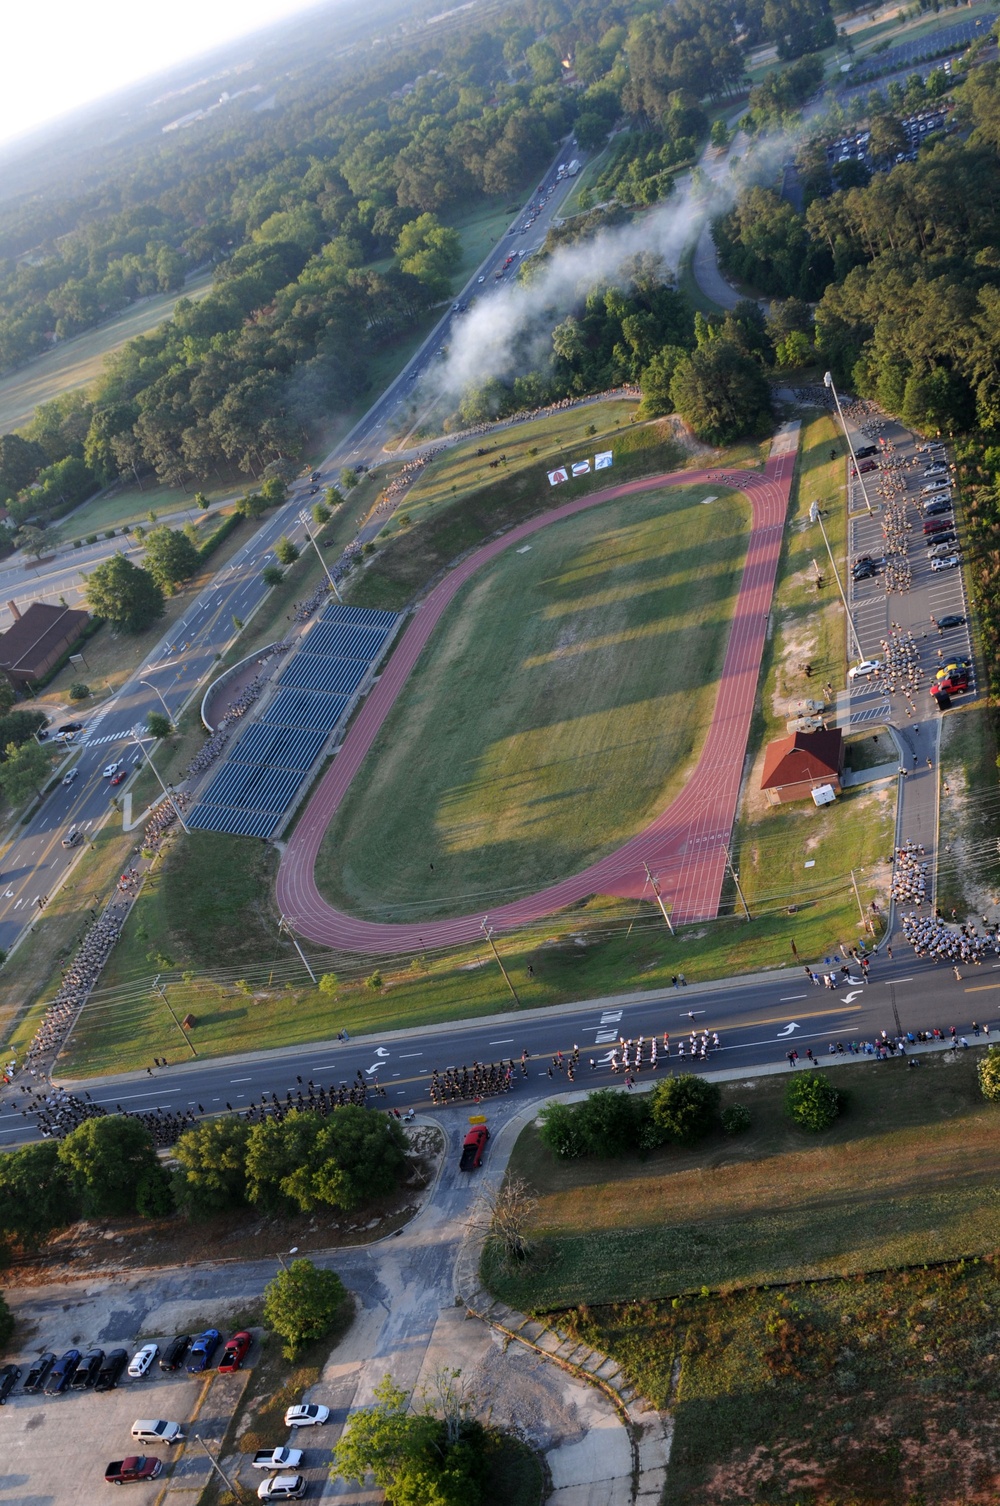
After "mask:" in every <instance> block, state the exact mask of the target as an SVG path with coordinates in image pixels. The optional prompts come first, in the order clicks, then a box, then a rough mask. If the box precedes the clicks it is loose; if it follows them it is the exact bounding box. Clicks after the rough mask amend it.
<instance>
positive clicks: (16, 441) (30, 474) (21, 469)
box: [0, 434, 45, 502]
mask: <svg viewBox="0 0 1000 1506" xmlns="http://www.w3.org/2000/svg"><path fill="white" fill-rule="evenodd" d="M44 464H45V451H44V450H43V449H42V448H41V446H40V445H38V444H33V443H31V442H30V441H29V440H26V439H23V438H22V437H21V435H20V434H0V502H9V501H10V499H11V498H12V497H16V496H17V494H18V492H20V491H23V490H24V488H25V487H26V486H30V484H31V482H32V481H34V479H35V477H36V476H37V475H38V472H39V471H40V470H41V468H42V466H43V465H44Z"/></svg>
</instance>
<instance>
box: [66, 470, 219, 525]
mask: <svg viewBox="0 0 1000 1506" xmlns="http://www.w3.org/2000/svg"><path fill="white" fill-rule="evenodd" d="M248 489H249V482H248V480H247V478H246V477H245V476H243V477H240V476H237V475H235V474H234V475H232V476H230V477H228V478H227V479H225V480H223V481H220V482H219V483H218V484H217V485H216V486H199V485H198V483H197V482H192V483H191V486H190V488H183V487H179V486H160V485H158V484H157V482H156V481H155V480H154V479H153V477H152V476H149V477H147V478H146V480H145V482H144V484H143V486H142V487H141V488H140V487H139V486H123V487H121V488H120V489H118V490H116V491H114V492H109V493H103V494H102V495H101V496H99V497H95V498H94V499H93V500H92V501H90V502H84V503H83V505H82V506H81V507H78V508H77V509H76V510H75V511H74V512H72V513H70V514H69V515H68V516H67V517H65V518H63V519H61V521H60V522H59V525H58V528H59V534H60V536H61V537H62V538H64V539H69V540H72V539H82V538H86V536H87V534H88V533H100V532H101V531H102V530H103V529H105V528H113V527H116V526H117V525H119V524H122V523H142V524H144V525H146V524H149V525H150V526H152V525H151V522H150V517H149V515H150V513H151V512H153V513H155V514H156V516H157V520H158V521H160V522H162V521H164V519H166V518H167V517H169V516H171V515H174V514H177V513H186V514H187V517H192V518H197V517H198V516H199V511H198V508H197V507H196V506H195V503H194V496H195V493H196V492H198V491H200V492H201V493H202V495H203V496H205V497H206V498H207V499H208V501H209V502H220V501H222V500H224V499H226V498H228V497H233V496H236V495H237V494H238V493H240V492H245V491H247V490H248ZM184 521H187V519H186V518H185V519H184ZM175 526H176V525H175Z"/></svg>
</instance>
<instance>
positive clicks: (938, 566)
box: [931, 554, 962, 570]
mask: <svg viewBox="0 0 1000 1506" xmlns="http://www.w3.org/2000/svg"><path fill="white" fill-rule="evenodd" d="M961 563H962V561H961V559H960V557H959V556H958V555H957V554H949V555H948V557H947V559H943V560H931V569H932V570H954V568H955V566H956V565H960V564H961Z"/></svg>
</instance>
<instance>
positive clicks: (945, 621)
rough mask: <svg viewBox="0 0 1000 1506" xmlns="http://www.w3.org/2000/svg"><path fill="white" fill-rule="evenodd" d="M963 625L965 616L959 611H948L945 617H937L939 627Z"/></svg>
mask: <svg viewBox="0 0 1000 1506" xmlns="http://www.w3.org/2000/svg"><path fill="white" fill-rule="evenodd" d="M964 626H965V618H964V617H963V616H962V614H961V612H949V613H948V615H947V617H939V618H938V627H939V628H957V627H964Z"/></svg>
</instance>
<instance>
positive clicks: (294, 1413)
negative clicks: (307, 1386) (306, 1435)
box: [285, 1401, 330, 1428]
mask: <svg viewBox="0 0 1000 1506" xmlns="http://www.w3.org/2000/svg"><path fill="white" fill-rule="evenodd" d="M329 1420H330V1408H329V1407H323V1406H320V1404H319V1403H318V1402H315V1401H302V1402H299V1404H298V1405H297V1406H294V1407H289V1408H288V1411H287V1412H286V1413H285V1427H286V1428H316V1427H322V1425H323V1423H324V1422H329Z"/></svg>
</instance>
